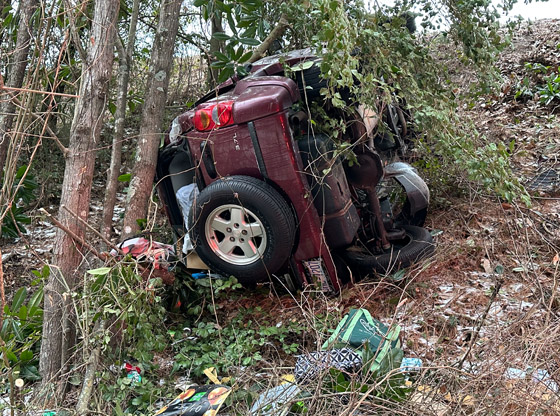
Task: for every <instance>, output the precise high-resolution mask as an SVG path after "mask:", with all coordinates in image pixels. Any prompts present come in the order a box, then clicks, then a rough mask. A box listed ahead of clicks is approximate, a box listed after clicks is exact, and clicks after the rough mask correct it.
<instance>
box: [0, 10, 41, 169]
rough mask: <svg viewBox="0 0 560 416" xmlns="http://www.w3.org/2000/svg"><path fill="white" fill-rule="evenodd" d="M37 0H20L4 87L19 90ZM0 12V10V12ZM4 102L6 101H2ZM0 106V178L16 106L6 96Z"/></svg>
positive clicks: (25, 65)
mask: <svg viewBox="0 0 560 416" xmlns="http://www.w3.org/2000/svg"><path fill="white" fill-rule="evenodd" d="M38 4H39V2H38V0H22V1H21V4H20V9H19V19H20V20H19V27H18V31H17V40H16V49H15V51H14V53H13V55H12V60H11V65H9V67H8V77H7V79H6V86H7V87H13V88H21V86H22V85H23V78H24V76H25V69H26V68H27V57H28V55H29V47H30V46H31V31H32V30H33V29H32V27H31V16H33V13H34V12H35V9H36V8H37V6H38ZM0 12H1V10H0ZM3 100H6V101H3ZM2 101H3V103H2V105H1V106H0V177H1V176H2V171H3V170H4V164H5V162H6V155H7V152H8V145H9V143H10V138H11V137H10V130H11V128H12V123H13V120H14V113H15V110H16V106H15V105H14V103H13V102H12V101H11V100H10V99H9V95H8V94H6V95H4V96H3V97H2Z"/></svg>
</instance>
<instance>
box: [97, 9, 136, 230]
mask: <svg viewBox="0 0 560 416" xmlns="http://www.w3.org/2000/svg"><path fill="white" fill-rule="evenodd" d="M139 6H140V0H134V3H133V6H132V14H131V16H130V27H129V31H128V40H127V46H126V49H125V48H124V47H123V45H122V44H121V42H120V41H119V40H117V50H118V53H119V73H118V80H117V103H116V107H117V109H116V111H115V135H114V136H113V148H112V149H111V165H110V167H109V175H108V178H107V188H106V190H105V202H104V204H103V221H102V223H101V234H102V235H103V237H105V238H106V239H110V238H111V229H112V227H113V211H114V209H115V203H116V200H117V187H118V185H119V181H118V178H119V174H120V170H121V164H122V141H123V137H124V121H125V116H126V105H127V95H128V83H129V78H130V66H131V64H132V53H133V52H134V43H135V42H136V25H137V23H138V10H139Z"/></svg>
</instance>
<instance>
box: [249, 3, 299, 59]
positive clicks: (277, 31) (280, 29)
mask: <svg viewBox="0 0 560 416" xmlns="http://www.w3.org/2000/svg"><path fill="white" fill-rule="evenodd" d="M289 25H290V23H289V22H288V17H287V15H286V14H285V13H284V14H282V16H280V19H279V20H278V23H277V24H276V26H275V27H274V29H272V31H271V32H270V33H269V34H268V36H267V37H266V39H265V40H263V42H262V43H261V44H260V45H259V46H258V47H257V49H255V52H253V55H251V57H250V58H249V63H252V62H255V61H258V60H259V59H261V58H262V57H264V55H265V53H266V51H267V50H268V48H269V47H270V45H272V42H274V41H275V40H276V39H278V38H279V37H281V36H282V35H283V34H284V32H285V31H286V29H287V28H288V26H289Z"/></svg>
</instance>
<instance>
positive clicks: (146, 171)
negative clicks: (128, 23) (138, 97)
mask: <svg viewBox="0 0 560 416" xmlns="http://www.w3.org/2000/svg"><path fill="white" fill-rule="evenodd" d="M180 9H181V0H162V1H161V6H160V15H159V23H158V28H157V32H156V36H155V39H154V44H153V46H152V57H151V61H150V74H149V76H148V86H147V88H146V99H145V100H144V107H143V109H142V124H141V125H140V138H139V140H138V147H137V149H136V160H135V163H134V169H133V176H132V180H131V182H130V187H129V191H128V196H127V204H126V205H127V209H126V213H125V216H124V225H123V233H122V235H123V237H124V238H127V237H130V236H132V235H134V234H136V233H137V232H138V231H139V230H140V227H139V226H138V222H137V220H139V219H145V218H146V216H147V213H148V200H149V198H150V195H151V191H152V185H153V182H154V175H155V170H156V163H157V154H158V146H159V143H160V140H161V137H162V121H163V110H164V107H165V103H166V99H167V88H168V86H169V77H170V74H171V68H172V63H173V52H174V49H175V38H176V36H177V29H178V26H179V11H180Z"/></svg>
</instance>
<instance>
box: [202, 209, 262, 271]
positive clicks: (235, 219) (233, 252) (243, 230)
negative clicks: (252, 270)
mask: <svg viewBox="0 0 560 416" xmlns="http://www.w3.org/2000/svg"><path fill="white" fill-rule="evenodd" d="M204 233H205V235H206V241H207V243H208V245H209V246H210V249H211V250H212V252H213V253H214V254H215V255H216V256H218V257H219V258H220V259H222V260H224V261H226V262H228V263H230V264H233V265H236V266H243V265H247V264H251V263H253V262H255V261H257V260H259V259H260V258H261V257H262V255H263V254H264V251H265V250H266V244H267V238H266V232H265V229H264V225H263V223H262V222H261V220H259V218H258V217H257V216H256V215H255V214H254V213H253V212H251V211H250V210H248V209H247V208H244V207H242V206H240V205H235V204H228V205H221V206H219V207H218V208H216V209H214V210H213V211H212V212H211V213H210V215H208V217H207V218H206V224H205V226H204Z"/></svg>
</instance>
